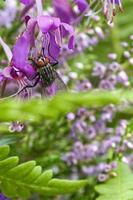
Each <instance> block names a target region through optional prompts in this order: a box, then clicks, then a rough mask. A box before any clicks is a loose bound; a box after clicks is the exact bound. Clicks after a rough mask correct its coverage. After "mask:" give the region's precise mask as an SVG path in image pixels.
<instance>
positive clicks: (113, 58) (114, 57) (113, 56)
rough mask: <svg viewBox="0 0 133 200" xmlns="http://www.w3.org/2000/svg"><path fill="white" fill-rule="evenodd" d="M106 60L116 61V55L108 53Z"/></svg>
mask: <svg viewBox="0 0 133 200" xmlns="http://www.w3.org/2000/svg"><path fill="white" fill-rule="evenodd" d="M108 58H109V59H110V60H116V58H117V54H115V53H109V54H108Z"/></svg>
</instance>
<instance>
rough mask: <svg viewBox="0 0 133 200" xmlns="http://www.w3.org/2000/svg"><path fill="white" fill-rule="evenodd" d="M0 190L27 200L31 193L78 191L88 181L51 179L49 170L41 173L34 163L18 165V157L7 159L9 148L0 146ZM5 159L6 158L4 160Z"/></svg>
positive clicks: (53, 193)
mask: <svg viewBox="0 0 133 200" xmlns="http://www.w3.org/2000/svg"><path fill="white" fill-rule="evenodd" d="M0 153H1V155H0V158H1V160H0V188H1V190H2V192H3V193H4V194H5V195H7V196H8V197H10V198H12V199H14V198H16V197H22V198H27V199H29V196H30V194H31V192H36V193H40V194H42V195H56V194H68V193H71V192H75V191H77V190H79V189H80V188H81V187H83V186H85V185H86V184H87V183H88V181H86V180H82V181H78V180H73V181H72V180H60V179H52V176H53V173H52V171H51V170H47V171H45V172H42V168H41V166H36V162H35V161H29V162H25V163H23V164H18V160H19V159H18V157H7V156H8V153H9V146H7V145H5V146H0ZM6 157H7V158H6Z"/></svg>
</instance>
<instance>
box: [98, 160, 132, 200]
mask: <svg viewBox="0 0 133 200" xmlns="http://www.w3.org/2000/svg"><path fill="white" fill-rule="evenodd" d="M116 173H117V176H116V177H115V178H112V179H110V180H109V181H107V182H106V183H105V184H100V185H97V186H96V187H95V189H96V191H97V192H98V193H99V194H100V196H99V197H98V198H97V199H96V200H116V199H117V200H131V199H133V174H132V172H131V171H130V169H129V167H128V165H127V164H124V163H122V162H121V163H119V165H118V168H117V170H116Z"/></svg>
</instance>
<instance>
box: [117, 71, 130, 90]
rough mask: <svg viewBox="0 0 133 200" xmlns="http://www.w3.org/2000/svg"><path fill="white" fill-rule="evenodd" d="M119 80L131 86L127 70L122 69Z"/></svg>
mask: <svg viewBox="0 0 133 200" xmlns="http://www.w3.org/2000/svg"><path fill="white" fill-rule="evenodd" d="M117 81H118V82H119V83H122V84H123V85H124V86H129V81H128V76H127V74H126V72H125V71H121V72H119V73H118V76H117Z"/></svg>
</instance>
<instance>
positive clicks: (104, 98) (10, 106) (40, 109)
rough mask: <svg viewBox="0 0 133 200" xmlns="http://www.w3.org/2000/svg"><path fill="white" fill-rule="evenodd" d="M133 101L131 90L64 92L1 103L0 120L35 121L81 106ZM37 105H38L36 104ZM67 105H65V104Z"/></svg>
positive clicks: (92, 106) (94, 106)
mask: <svg viewBox="0 0 133 200" xmlns="http://www.w3.org/2000/svg"><path fill="white" fill-rule="evenodd" d="M125 100H128V101H131V102H132V101H133V93H132V91H129V90H115V91H103V90H102V91H100V90H94V91H90V92H87V93H85V92H81V93H80V92H79V93H63V94H58V95H56V96H54V97H53V98H52V99H51V100H50V101H49V100H46V99H43V100H38V99H33V100H30V101H24V102H22V101H15V100H11V99H10V100H8V101H5V100H4V101H2V100H1V103H0V110H1V111H2V110H3V111H4V112H2V113H1V115H0V121H2V122H3V121H17V120H18V119H19V121H25V120H26V121H27V120H30V121H35V122H40V121H41V120H44V119H45V118H47V119H48V118H54V119H55V118H57V117H59V116H61V115H63V114H66V113H68V112H72V111H75V110H76V109H77V108H79V107H80V106H81V107H82V106H84V107H90V108H96V107H101V106H105V105H108V104H109V103H113V104H120V103H122V102H123V101H125ZM35 105H36V106H35ZM64 105H65V106H64Z"/></svg>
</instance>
